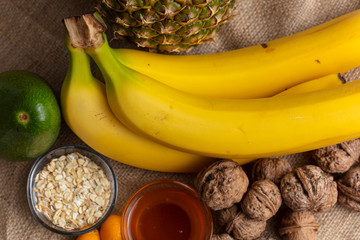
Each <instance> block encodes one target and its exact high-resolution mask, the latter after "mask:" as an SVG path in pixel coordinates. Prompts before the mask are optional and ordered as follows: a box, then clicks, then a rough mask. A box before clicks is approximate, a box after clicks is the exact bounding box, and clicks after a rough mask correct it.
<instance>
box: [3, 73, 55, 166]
mask: <svg viewBox="0 0 360 240" xmlns="http://www.w3.org/2000/svg"><path fill="white" fill-rule="evenodd" d="M60 125H61V114H60V108H59V104H58V102H57V100H56V97H55V95H54V92H53V91H52V89H51V87H50V86H49V85H48V83H47V82H46V81H45V80H44V79H42V78H41V77H39V76H38V75H36V74H34V73H31V72H28V71H20V70H15V71H7V72H3V73H0V159H6V160H9V161H26V160H32V159H34V158H37V157H39V156H40V155H42V154H43V153H45V152H46V151H47V150H48V149H49V148H50V147H51V146H52V145H53V144H54V142H55V141H56V139H57V137H58V135H59V131H60Z"/></svg>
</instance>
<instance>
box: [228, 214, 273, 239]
mask: <svg viewBox="0 0 360 240" xmlns="http://www.w3.org/2000/svg"><path fill="white" fill-rule="evenodd" d="M265 228H266V221H258V220H255V219H252V218H249V217H248V216H246V215H245V214H244V213H242V212H238V213H237V215H236V216H235V218H234V219H233V220H232V221H231V222H229V223H228V225H227V226H226V232H227V233H229V234H231V235H232V236H233V237H234V238H235V239H238V240H252V239H256V238H258V237H260V235H261V233H262V232H264V231H265Z"/></svg>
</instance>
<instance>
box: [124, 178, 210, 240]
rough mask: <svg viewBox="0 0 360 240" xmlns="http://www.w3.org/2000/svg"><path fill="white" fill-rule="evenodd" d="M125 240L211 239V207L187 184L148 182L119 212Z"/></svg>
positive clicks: (166, 181) (168, 181)
mask: <svg viewBox="0 0 360 240" xmlns="http://www.w3.org/2000/svg"><path fill="white" fill-rule="evenodd" d="M121 230H122V234H123V235H122V236H123V239H124V240H163V239H165V240H169V239H177V240H178V239H181V240H210V239H211V236H212V232H213V220H212V215H211V211H210V209H209V208H208V207H207V205H206V204H205V203H204V202H203V201H201V200H200V197H199V194H198V192H196V191H195V190H194V189H193V188H192V187H190V186H189V185H187V184H185V183H182V182H180V181H176V180H172V179H164V180H157V181H153V182H150V183H148V184H146V185H145V186H143V187H142V188H140V189H139V190H138V191H137V192H135V193H134V194H133V196H132V197H131V198H130V199H129V200H128V202H127V204H126V206H125V208H124V210H123V213H122V227H121Z"/></svg>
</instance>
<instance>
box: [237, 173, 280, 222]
mask: <svg viewBox="0 0 360 240" xmlns="http://www.w3.org/2000/svg"><path fill="white" fill-rule="evenodd" d="M281 202H282V199H281V194H280V190H279V188H278V187H277V186H276V185H275V183H273V182H272V181H270V180H268V179H265V180H259V181H256V182H254V183H253V184H252V185H251V186H250V188H249V190H248V191H247V193H246V194H245V196H244V198H243V200H242V202H241V209H242V211H243V212H244V213H245V214H246V215H247V216H248V217H250V218H253V219H256V220H263V221H266V220H268V219H269V218H271V217H272V216H274V215H275V214H276V213H277V211H278V210H279V208H280V206H281Z"/></svg>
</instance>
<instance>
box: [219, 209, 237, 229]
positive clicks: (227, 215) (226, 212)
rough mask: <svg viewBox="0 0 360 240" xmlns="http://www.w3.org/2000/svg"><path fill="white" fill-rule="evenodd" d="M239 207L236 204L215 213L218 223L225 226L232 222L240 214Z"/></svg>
mask: <svg viewBox="0 0 360 240" xmlns="http://www.w3.org/2000/svg"><path fill="white" fill-rule="evenodd" d="M238 209H239V208H238V205H237V204H234V205H232V206H231V207H229V208H224V209H221V210H219V211H216V212H215V215H216V219H217V222H218V224H219V225H220V226H225V225H226V224H228V223H229V222H230V221H232V220H233V219H234V218H235V216H236V214H237V213H238Z"/></svg>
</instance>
